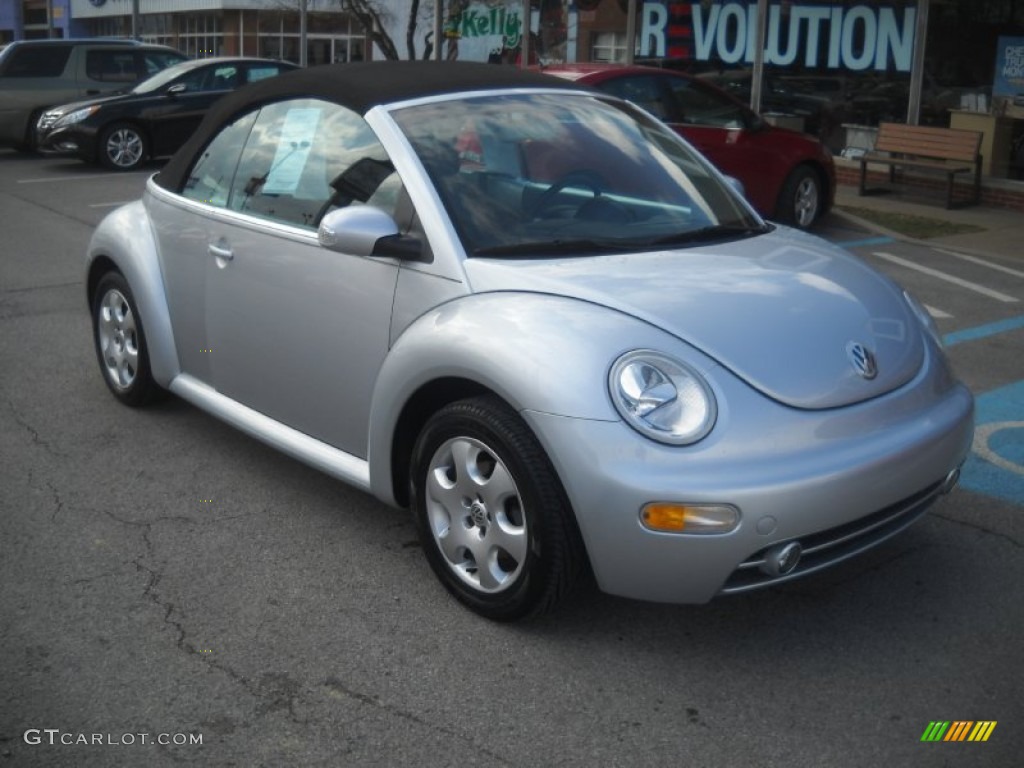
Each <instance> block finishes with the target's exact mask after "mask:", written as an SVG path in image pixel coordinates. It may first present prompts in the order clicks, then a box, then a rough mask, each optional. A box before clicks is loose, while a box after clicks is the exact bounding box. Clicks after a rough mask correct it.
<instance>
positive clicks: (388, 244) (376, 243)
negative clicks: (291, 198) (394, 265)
mask: <svg viewBox="0 0 1024 768" xmlns="http://www.w3.org/2000/svg"><path fill="white" fill-rule="evenodd" d="M316 237H317V240H318V241H319V243H320V245H321V246H323V247H324V248H327V249H329V250H332V251H337V252H338V253H347V254H349V255H352V256H391V257H393V258H396V259H417V258H419V257H420V255H421V253H422V250H423V247H422V243H421V242H420V241H419V239H418V238H415V237H411V236H409V235H403V234H401V233H400V232H399V231H398V225H397V224H396V223H395V220H394V219H393V218H391V216H390V215H388V214H387V213H385V212H384V211H382V210H381V209H380V208H377V207H375V206H372V205H350V206H348V207H345V208H337V209H335V210H333V211H330V212H328V213H327V214H325V215H324V217H323V219H321V221H320V226H319V228H318V229H317V232H316Z"/></svg>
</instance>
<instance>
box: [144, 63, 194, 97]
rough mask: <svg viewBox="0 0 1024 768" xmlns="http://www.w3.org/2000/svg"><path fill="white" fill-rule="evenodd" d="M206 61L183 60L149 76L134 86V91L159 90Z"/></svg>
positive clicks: (148, 91) (149, 91)
mask: <svg viewBox="0 0 1024 768" xmlns="http://www.w3.org/2000/svg"><path fill="white" fill-rule="evenodd" d="M204 63H205V62H204V61H202V60H198V59H196V60H192V61H183V62H181V63H180V64H174V65H173V66H170V67H168V68H167V69H162V70H160V71H159V72H157V73H156V74H155V75H153V76H152V77H147V78H146V79H145V80H143V81H142V82H141V83H139V84H138V85H136V86H135V87H134V88H132V93H153V92H154V91H159V90H160V89H161V88H163V87H164V86H165V85H167V84H168V83H170V82H171V81H172V80H174V78H176V77H180V76H181V75H182V74H184V73H185V72H188V71H189V70H192V69H195V68H196V67H201V66H202V65H203V64H204Z"/></svg>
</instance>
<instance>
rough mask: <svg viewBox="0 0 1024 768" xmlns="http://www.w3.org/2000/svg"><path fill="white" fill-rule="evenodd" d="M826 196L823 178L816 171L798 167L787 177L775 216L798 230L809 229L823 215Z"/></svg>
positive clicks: (807, 167)
mask: <svg viewBox="0 0 1024 768" xmlns="http://www.w3.org/2000/svg"><path fill="white" fill-rule="evenodd" d="M823 204H824V194H823V190H822V185H821V178H820V177H819V176H818V174H817V173H815V171H814V169H813V168H811V167H809V166H806V165H801V166H797V167H796V168H794V169H793V171H791V172H790V174H789V176H788V177H786V182H785V183H784V184H783V185H782V193H781V194H780V195H779V204H778V207H777V209H776V212H775V215H776V216H777V217H778V219H779V220H780V221H782V222H783V223H785V224H789V225H790V226H793V227H797V228H798V229H809V228H810V227H811V225H812V224H814V222H815V221H817V220H818V217H819V216H820V215H821V213H822V208H823Z"/></svg>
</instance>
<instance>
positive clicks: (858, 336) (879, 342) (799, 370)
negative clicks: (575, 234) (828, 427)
mask: <svg viewBox="0 0 1024 768" xmlns="http://www.w3.org/2000/svg"><path fill="white" fill-rule="evenodd" d="M466 269H467V272H468V273H469V275H470V279H471V282H472V284H473V287H474V290H476V291H487V290H534V291H541V292H545V293H553V294H557V295H561V296H575V297H577V298H580V299H583V300H585V301H590V302H593V303H596V304H601V305H603V306H607V307H610V308H614V309H618V310H619V311H623V312H628V313H629V314H631V315H634V316H636V317H639V318H642V319H644V320H646V321H648V322H650V323H652V324H654V325H657V326H658V327H660V328H664V329H665V330H667V331H669V332H670V333H672V334H674V335H676V336H678V337H680V338H682V339H685V340H686V341H688V342H690V343H691V344H692V345H693V346H695V347H697V348H698V349H700V350H702V351H703V352H705V353H706V354H708V355H710V356H711V357H713V358H714V359H716V360H718V361H719V362H720V363H721V364H722V365H724V366H726V367H728V368H729V369H730V370H732V371H735V372H736V373H737V374H739V375H740V376H741V377H742V378H743V379H745V380H746V381H748V382H749V383H750V384H751V385H752V386H754V387H756V388H757V389H759V390H761V391H762V392H764V393H765V394H766V395H768V396H769V397H771V398H772V399H774V400H778V401H779V402H782V403H785V404H787V405H792V406H794V407H796V408H834V407H837V406H842V405H849V404H851V403H855V402H859V401H862V400H867V399H870V398H872V397H877V396H878V395H881V394H884V393H885V392H889V391H891V390H893V389H895V388H896V387H899V386H901V385H903V384H905V383H906V382H907V381H909V380H910V379H911V378H912V377H913V376H914V375H915V374H916V373H917V371H918V370H919V369H920V367H921V361H922V359H923V356H924V348H923V341H922V336H921V334H920V333H919V332H918V329H919V327H920V323H919V322H918V321H917V320H916V318H915V317H914V315H913V313H912V310H911V309H910V306H909V305H908V304H907V302H906V301H905V300H904V298H903V291H902V289H900V288H897V287H896V286H895V285H894V284H893V283H891V282H890V281H888V280H887V279H885V278H883V277H882V276H881V275H879V274H878V273H877V272H875V271H873V270H871V269H869V268H868V267H867V266H866V265H865V264H864V263H863V262H861V261H859V260H857V259H855V258H854V257H852V256H850V255H849V254H848V253H846V252H845V251H842V250H841V249H839V248H835V247H830V246H827V245H825V244H823V243H818V242H813V241H811V239H810V237H809V236H807V235H804V234H802V233H800V232H798V231H796V230H791V229H786V228H780V229H779V230H778V231H777V232H776V233H775V235H774V236H773V237H772V238H771V239H770V240H766V239H765V238H760V237H758V238H751V239H746V240H738V241H736V242H732V243H719V244H716V245H713V246H700V247H690V248H687V249H685V250H675V251H663V252H660V253H637V254H616V255H609V256H595V257H592V258H588V259H579V258H575V259H573V258H569V259H542V260H537V259H520V260H505V261H500V260H495V259H469V260H467V262H466ZM778 307H790V308H791V309H790V310H788V311H779V310H778ZM773 308H774V309H773ZM752 318H757V321H756V322H752V321H751V320H752ZM850 342H861V343H864V344H866V345H867V346H868V347H869V348H870V349H871V351H872V352H873V354H874V356H875V358H876V360H877V363H878V375H877V376H875V377H874V378H873V379H871V380H865V379H864V378H863V377H861V376H859V375H858V374H857V372H856V370H855V369H854V368H853V366H851V365H850V362H849V360H848V359H847V354H846V346H847V344H848V343H850Z"/></svg>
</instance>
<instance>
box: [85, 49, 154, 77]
mask: <svg viewBox="0 0 1024 768" xmlns="http://www.w3.org/2000/svg"><path fill="white" fill-rule="evenodd" d="M138 65H139V62H138V60H137V59H136V57H135V51H132V50H126V51H87V52H86V54H85V75H86V77H88V78H89V79H90V80H97V81H99V82H101V83H134V82H135V81H137V80H138V79H139V78H140V76H141V74H140V72H139V69H138Z"/></svg>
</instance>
